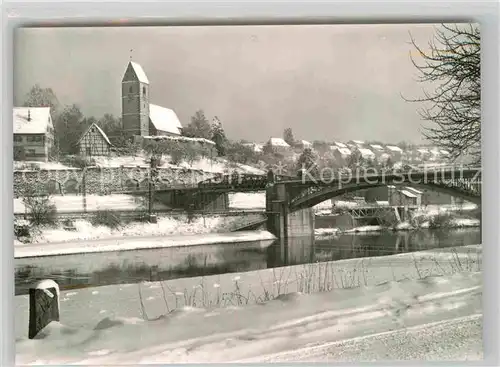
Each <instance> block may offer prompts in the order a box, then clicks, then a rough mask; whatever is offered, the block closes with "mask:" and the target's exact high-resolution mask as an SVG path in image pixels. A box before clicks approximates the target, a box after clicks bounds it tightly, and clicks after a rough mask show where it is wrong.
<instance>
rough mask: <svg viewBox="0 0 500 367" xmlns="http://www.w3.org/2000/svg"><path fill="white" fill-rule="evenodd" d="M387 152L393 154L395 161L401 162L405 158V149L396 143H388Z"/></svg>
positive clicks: (392, 157)
mask: <svg viewBox="0 0 500 367" xmlns="http://www.w3.org/2000/svg"><path fill="white" fill-rule="evenodd" d="M386 149H387V152H388V153H389V154H390V155H391V159H392V160H393V162H401V160H402V159H403V149H401V148H400V147H397V146H395V145H387V146H386Z"/></svg>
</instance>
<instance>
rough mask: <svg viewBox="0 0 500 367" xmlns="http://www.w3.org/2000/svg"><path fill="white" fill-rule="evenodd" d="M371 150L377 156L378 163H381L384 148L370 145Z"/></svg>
mask: <svg viewBox="0 0 500 367" xmlns="http://www.w3.org/2000/svg"><path fill="white" fill-rule="evenodd" d="M369 148H370V149H371V151H372V152H373V153H374V154H375V158H376V159H377V161H380V158H381V157H382V155H383V154H384V153H385V149H384V147H383V146H382V145H379V144H370V146H369Z"/></svg>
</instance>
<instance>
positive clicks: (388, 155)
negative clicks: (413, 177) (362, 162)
mask: <svg viewBox="0 0 500 367" xmlns="http://www.w3.org/2000/svg"><path fill="white" fill-rule="evenodd" d="M390 158H391V155H390V154H387V153H382V154H381V155H380V160H382V161H387V160H388V159H390Z"/></svg>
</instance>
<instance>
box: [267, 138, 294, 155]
mask: <svg viewBox="0 0 500 367" xmlns="http://www.w3.org/2000/svg"><path fill="white" fill-rule="evenodd" d="M267 144H269V146H270V147H271V148H272V150H273V151H274V152H276V153H280V154H287V153H290V145H288V143H287V142H286V141H285V140H284V139H282V138H270V139H269V140H268V142H267Z"/></svg>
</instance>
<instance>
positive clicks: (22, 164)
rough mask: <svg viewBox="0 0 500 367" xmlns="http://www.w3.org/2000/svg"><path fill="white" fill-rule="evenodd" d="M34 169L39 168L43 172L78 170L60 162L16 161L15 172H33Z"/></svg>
mask: <svg viewBox="0 0 500 367" xmlns="http://www.w3.org/2000/svg"><path fill="white" fill-rule="evenodd" d="M32 167H37V168H38V169H41V170H68V169H76V168H74V167H68V166H65V165H64V164H62V163H59V162H38V161H14V170H15V171H23V170H28V171H31V170H33V168H32Z"/></svg>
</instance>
